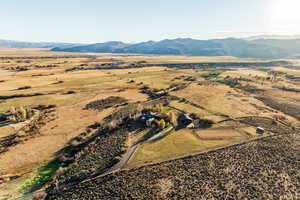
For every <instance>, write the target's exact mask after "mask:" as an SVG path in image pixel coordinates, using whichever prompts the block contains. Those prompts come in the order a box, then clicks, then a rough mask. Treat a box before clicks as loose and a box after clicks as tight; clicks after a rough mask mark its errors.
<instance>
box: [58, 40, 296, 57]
mask: <svg viewBox="0 0 300 200" xmlns="http://www.w3.org/2000/svg"><path fill="white" fill-rule="evenodd" d="M52 50H53V51H66V52H98V53H132V54H154V55H155V54H156V55H187V56H234V57H240V58H256V59H279V58H290V57H294V56H297V55H300V39H290V40H286V39H285V40H283V39H282V40H273V39H256V40H245V39H237V38H226V39H212V40H195V39H191V38H178V39H174V40H161V41H157V42H155V41H148V42H141V43H137V44H126V43H123V42H105V43H97V44H91V45H82V46H75V47H71V48H64V47H57V48H53V49H52Z"/></svg>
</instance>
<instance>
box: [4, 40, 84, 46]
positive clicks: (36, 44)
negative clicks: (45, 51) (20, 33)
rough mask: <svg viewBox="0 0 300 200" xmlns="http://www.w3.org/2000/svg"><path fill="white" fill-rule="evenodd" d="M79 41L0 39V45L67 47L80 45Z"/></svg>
mask: <svg viewBox="0 0 300 200" xmlns="http://www.w3.org/2000/svg"><path fill="white" fill-rule="evenodd" d="M80 45H82V44H79V43H60V42H23V41H15V40H3V39H0V47H6V48H54V47H61V48H69V47H72V46H80Z"/></svg>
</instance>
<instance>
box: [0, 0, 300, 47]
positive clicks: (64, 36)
mask: <svg viewBox="0 0 300 200" xmlns="http://www.w3.org/2000/svg"><path fill="white" fill-rule="evenodd" d="M276 2H277V3H276ZM278 2H279V3H278ZM284 2H288V3H284ZM297 2H299V0H285V1H283V0H185V1H184V0H151V1H150V0H118V1H117V0H3V1H2V2H1V6H0V19H1V21H0V38H1V39H12V40H22V41H51V42H54V41H57V42H103V41H110V40H120V41H125V42H139V41H146V40H161V39H166V38H169V39H173V38H178V37H183V38H185V37H191V38H195V39H209V38H222V37H230V36H233V37H243V36H249V35H258V34H263V33H266V34H300V28H298V27H297V26H295V24H294V23H292V21H291V20H292V19H295V17H296V18H297V17H298V14H297V13H298V11H296V10H295V11H293V13H292V14H291V13H290V14H288V17H285V18H284V19H282V20H281V16H282V15H283V14H281V13H280V12H281V8H283V7H284V9H285V11H284V13H289V12H287V11H286V9H287V10H290V9H292V8H293V7H296V6H297V5H298V6H300V4H299V3H297ZM285 4H289V6H286V5H285ZM298 8H299V7H298ZM274 12H275V13H274ZM296 15H297V16H296ZM299 16H300V15H299ZM297 19H298V18H297ZM299 19H300V17H299ZM298 22H299V24H300V21H298ZM295 23H296V22H295Z"/></svg>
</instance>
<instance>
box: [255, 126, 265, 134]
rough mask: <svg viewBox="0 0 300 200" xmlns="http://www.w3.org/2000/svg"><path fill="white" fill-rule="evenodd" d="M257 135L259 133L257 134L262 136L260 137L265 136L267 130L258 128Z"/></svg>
mask: <svg viewBox="0 0 300 200" xmlns="http://www.w3.org/2000/svg"><path fill="white" fill-rule="evenodd" d="M256 133H257V134H260V135H263V134H264V133H265V129H264V128H262V127H257V129H256Z"/></svg>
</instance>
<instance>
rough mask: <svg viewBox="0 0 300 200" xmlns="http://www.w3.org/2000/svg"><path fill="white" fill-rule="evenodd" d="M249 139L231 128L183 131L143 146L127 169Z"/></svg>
mask: <svg viewBox="0 0 300 200" xmlns="http://www.w3.org/2000/svg"><path fill="white" fill-rule="evenodd" d="M249 138H250V137H249V136H247V135H245V134H243V133H241V132H240V131H238V130H233V129H230V128H217V129H208V130H199V131H197V133H192V130H188V129H183V130H179V131H176V132H174V133H171V134H170V135H168V136H166V137H165V138H162V139H161V140H159V141H156V142H151V143H144V144H143V145H141V146H140V147H139V149H138V150H137V151H136V153H135V155H134V157H133V158H132V160H131V161H130V162H129V163H128V166H127V167H129V168H130V167H132V166H138V165H145V164H149V163H157V162H161V161H164V160H170V159H174V158H179V157H184V156H187V155H191V154H196V153H201V152H206V151H209V150H212V149H216V148H220V147H223V146H227V145H230V144H235V143H239V142H243V141H246V140H248V139H249Z"/></svg>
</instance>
